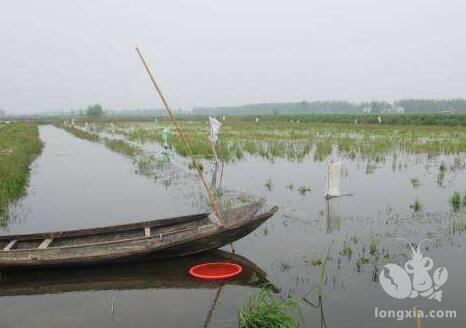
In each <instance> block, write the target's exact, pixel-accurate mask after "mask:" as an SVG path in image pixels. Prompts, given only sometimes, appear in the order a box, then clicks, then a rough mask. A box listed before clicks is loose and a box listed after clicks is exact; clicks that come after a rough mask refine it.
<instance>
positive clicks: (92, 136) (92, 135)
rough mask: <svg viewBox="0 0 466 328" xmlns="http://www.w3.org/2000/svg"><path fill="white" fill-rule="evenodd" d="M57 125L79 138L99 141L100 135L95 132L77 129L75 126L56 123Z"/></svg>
mask: <svg viewBox="0 0 466 328" xmlns="http://www.w3.org/2000/svg"><path fill="white" fill-rule="evenodd" d="M57 126H58V127H60V128H62V129H63V130H65V131H67V132H69V133H71V134H72V135H74V136H75V137H78V138H80V139H84V140H88V141H93V142H99V141H100V137H99V135H98V134H96V133H90V132H87V131H84V130H81V129H78V128H76V127H70V126H64V125H57Z"/></svg>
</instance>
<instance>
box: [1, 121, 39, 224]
mask: <svg viewBox="0 0 466 328" xmlns="http://www.w3.org/2000/svg"><path fill="white" fill-rule="evenodd" d="M42 147H43V144H42V141H41V140H40V138H39V132H38V128H37V125H36V124H29V123H12V124H10V125H6V126H5V125H2V126H0V217H1V219H0V221H2V222H3V220H4V214H5V212H6V211H7V208H8V205H9V204H10V203H11V202H13V201H15V200H17V199H18V198H19V197H20V196H22V195H23V194H24V192H25V189H26V186H27V182H28V178H29V167H30V164H31V162H32V161H33V160H34V159H35V158H36V157H37V156H38V155H39V154H40V152H41V151H42Z"/></svg>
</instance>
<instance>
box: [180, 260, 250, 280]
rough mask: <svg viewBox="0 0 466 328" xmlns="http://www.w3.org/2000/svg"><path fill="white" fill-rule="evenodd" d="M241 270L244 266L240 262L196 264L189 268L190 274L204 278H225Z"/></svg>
mask: <svg viewBox="0 0 466 328" xmlns="http://www.w3.org/2000/svg"><path fill="white" fill-rule="evenodd" d="M241 271H243V268H242V267H241V266H240V265H238V264H235V263H229V262H216V263H203V264H198V265H195V266H193V267H191V269H189V274H190V275H191V276H193V277H195V278H199V279H204V280H224V279H229V278H232V277H234V276H236V275H238V274H240V273H241Z"/></svg>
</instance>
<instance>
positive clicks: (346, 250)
mask: <svg viewBox="0 0 466 328" xmlns="http://www.w3.org/2000/svg"><path fill="white" fill-rule="evenodd" d="M340 255H342V256H347V257H351V255H353V249H352V248H351V246H349V245H347V243H346V242H345V243H344V245H343V248H342V249H341V250H340Z"/></svg>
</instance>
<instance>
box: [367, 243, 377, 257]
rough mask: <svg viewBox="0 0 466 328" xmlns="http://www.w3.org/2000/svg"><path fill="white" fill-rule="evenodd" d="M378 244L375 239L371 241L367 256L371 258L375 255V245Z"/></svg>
mask: <svg viewBox="0 0 466 328" xmlns="http://www.w3.org/2000/svg"><path fill="white" fill-rule="evenodd" d="M378 243H379V241H378V240H377V239H372V240H371V243H370V244H369V254H371V255H372V256H374V255H375V254H377V245H378Z"/></svg>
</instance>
